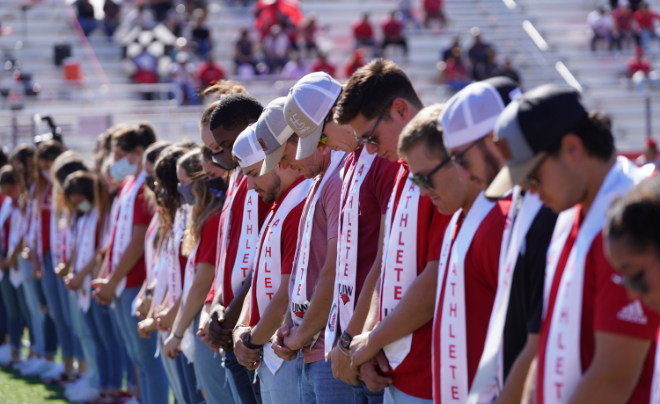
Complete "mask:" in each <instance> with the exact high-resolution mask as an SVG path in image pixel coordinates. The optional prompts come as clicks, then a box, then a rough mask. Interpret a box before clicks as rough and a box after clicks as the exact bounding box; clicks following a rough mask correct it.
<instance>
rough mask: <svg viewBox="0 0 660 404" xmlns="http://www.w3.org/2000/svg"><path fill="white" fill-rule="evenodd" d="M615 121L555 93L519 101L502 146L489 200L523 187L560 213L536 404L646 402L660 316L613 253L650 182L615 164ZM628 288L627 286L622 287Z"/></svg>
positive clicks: (501, 126) (568, 94)
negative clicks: (627, 206) (620, 226)
mask: <svg viewBox="0 0 660 404" xmlns="http://www.w3.org/2000/svg"><path fill="white" fill-rule="evenodd" d="M610 127H611V122H610V119H609V118H608V117H607V116H605V115H603V114H601V113H597V112H592V113H589V112H587V110H586V109H585V108H584V106H583V105H582V103H581V101H580V96H579V94H578V93H577V92H576V91H574V90H572V89H567V88H562V87H558V86H552V85H546V86H542V87H538V88H536V89H534V90H531V91H529V92H528V93H526V94H525V95H523V96H522V97H521V98H519V99H517V100H515V101H513V102H512V103H511V104H510V105H509V106H508V107H507V108H506V109H505V110H504V112H503V113H502V114H501V116H500V118H499V120H498V122H497V124H496V129H495V137H494V141H495V143H496V144H497V146H498V148H499V150H500V153H501V154H502V156H503V157H504V158H505V160H506V165H505V166H504V167H503V168H502V169H501V170H500V172H499V174H498V175H497V177H496V178H495V180H494V181H493V182H492V183H491V185H490V186H489V187H488V189H487V191H486V195H487V196H489V197H499V196H502V195H504V194H505V193H507V192H508V191H509V190H511V188H512V187H513V185H515V184H519V185H521V186H523V187H524V188H525V189H526V190H528V191H531V192H532V193H534V194H538V195H539V197H540V199H541V201H542V202H543V204H544V205H545V206H547V207H549V208H550V209H552V210H553V211H554V212H556V213H559V212H561V213H559V217H558V219H557V224H556V226H555V229H554V232H553V235H552V239H551V243H550V246H549V248H548V251H547V261H546V279H547V282H546V283H545V285H544V293H543V299H544V304H543V306H544V310H543V311H544V313H543V319H542V323H541V329H540V334H539V349H538V366H537V372H538V377H537V386H536V402H537V403H539V404H543V403H569V402H570V403H587V402H589V403H604V402H607V403H646V402H649V395H650V391H651V381H652V376H653V356H654V351H655V343H654V339H655V334H656V331H657V329H658V325H659V324H660V318H659V317H658V315H657V314H656V313H654V312H652V311H651V310H650V309H649V308H647V307H646V306H644V305H643V304H642V303H641V302H640V301H639V300H634V301H631V300H630V299H629V298H628V296H627V295H626V291H625V289H624V288H623V286H621V285H620V284H617V283H625V281H624V282H621V280H620V278H619V277H616V276H614V275H616V274H617V273H616V272H615V270H614V268H613V267H612V266H611V265H610V263H609V262H608V261H607V259H606V257H605V253H604V249H603V241H602V229H603V226H604V224H605V220H606V212H607V209H608V208H609V206H610V204H611V202H612V200H613V199H614V198H617V197H618V196H620V195H622V194H623V193H625V192H626V191H627V190H628V189H629V188H630V187H631V186H633V185H634V184H635V183H637V182H639V181H641V180H642V179H643V178H644V175H643V174H642V173H641V172H640V171H639V170H638V169H637V168H636V167H635V165H634V164H633V163H631V162H630V161H629V160H627V159H625V158H623V157H621V158H618V159H617V158H616V157H615V149H614V139H613V136H612V132H611V129H610ZM613 281H618V282H613Z"/></svg>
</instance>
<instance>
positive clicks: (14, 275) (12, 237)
mask: <svg viewBox="0 0 660 404" xmlns="http://www.w3.org/2000/svg"><path fill="white" fill-rule="evenodd" d="M7 200H9V206H10V208H11V207H13V209H11V210H10V212H9V213H10V215H11V216H10V217H9V221H10V222H9V235H8V237H9V239H8V240H7V246H8V248H7V253H8V254H9V253H10V252H12V251H14V249H15V248H16V247H17V246H18V244H19V243H20V242H21V240H22V239H23V236H25V232H26V231H27V222H26V220H25V218H24V217H23V215H22V214H21V209H20V208H19V207H18V206H13V205H12V203H11V198H10V197H6V198H5V202H4V203H3V205H2V208H1V209H0V210H2V209H4V208H5V204H6V202H7ZM1 214H2V212H1V211H0V215H1ZM1 219H2V218H0V220H1ZM5 220H7V219H5ZM3 223H4V222H3ZM2 227H3V228H4V225H3V226H2ZM7 258H9V257H7ZM0 272H2V271H0ZM0 280H2V278H0ZM23 280H24V274H23V271H21V269H20V268H19V267H18V265H14V267H12V268H10V269H9V281H10V282H11V284H12V285H13V286H14V288H18V287H19V286H20V285H21V283H23Z"/></svg>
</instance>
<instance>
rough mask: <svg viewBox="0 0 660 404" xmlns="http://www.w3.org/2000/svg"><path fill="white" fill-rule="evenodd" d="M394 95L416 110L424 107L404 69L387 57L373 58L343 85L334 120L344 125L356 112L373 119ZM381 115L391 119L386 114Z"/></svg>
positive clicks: (355, 115) (353, 117) (356, 114)
mask: <svg viewBox="0 0 660 404" xmlns="http://www.w3.org/2000/svg"><path fill="white" fill-rule="evenodd" d="M396 98H403V99H404V100H406V101H408V102H409V103H411V104H412V105H414V106H415V107H417V108H419V109H422V108H424V104H422V101H421V100H420V99H419V96H418V95H417V92H416V91H415V88H414V87H413V85H412V83H411V82H410V79H409V78H408V76H406V74H405V73H404V72H403V70H401V69H400V68H399V67H398V66H397V65H396V64H395V63H394V62H392V61H390V60H385V59H381V58H379V59H376V60H374V61H372V62H370V63H369V64H368V65H366V66H364V67H361V68H360V69H359V70H358V71H357V72H355V73H354V74H353V75H352V76H351V77H350V78H349V79H348V81H347V82H346V84H344V90H343V91H342V93H341V95H340V96H339V101H338V102H337V109H336V111H335V121H337V122H338V123H339V124H340V125H346V124H348V123H349V122H350V121H352V120H353V119H355V118H356V117H357V116H358V115H359V114H362V115H364V117H365V118H367V119H368V120H371V119H374V118H376V117H377V116H378V115H380V114H381V113H382V112H383V110H384V109H385V107H387V105H388V104H389V103H390V102H392V101H393V100H394V99H396ZM384 118H385V119H388V120H389V119H391V118H390V115H389V113H387V114H385V116H384Z"/></svg>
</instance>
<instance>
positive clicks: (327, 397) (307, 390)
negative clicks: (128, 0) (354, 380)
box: [299, 354, 353, 404]
mask: <svg viewBox="0 0 660 404" xmlns="http://www.w3.org/2000/svg"><path fill="white" fill-rule="evenodd" d="M301 355H302V354H299V356H301ZM300 386H301V391H302V400H301V403H303V404H315V403H319V404H326V403H327V404H334V403H351V402H353V387H352V386H351V385H350V384H346V383H344V382H342V381H341V380H337V379H335V377H334V376H333V375H332V364H331V362H330V361H327V362H326V361H325V360H320V361H317V362H313V363H303V366H302V376H301V378H300Z"/></svg>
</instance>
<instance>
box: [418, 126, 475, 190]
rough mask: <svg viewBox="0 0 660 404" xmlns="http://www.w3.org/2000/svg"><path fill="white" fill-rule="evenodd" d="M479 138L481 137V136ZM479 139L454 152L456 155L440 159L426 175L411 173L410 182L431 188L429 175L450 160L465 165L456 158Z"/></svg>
mask: <svg viewBox="0 0 660 404" xmlns="http://www.w3.org/2000/svg"><path fill="white" fill-rule="evenodd" d="M481 139H483V138H481ZM481 139H479V140H475V141H474V142H472V143H471V144H470V145H469V146H468V147H466V148H465V150H463V151H461V152H460V153H458V154H456V155H454V156H449V157H447V158H445V159H444V160H442V161H441V162H440V164H438V165H437V166H435V168H434V169H433V170H431V172H430V173H428V174H426V175H411V176H410V182H412V183H413V184H415V185H417V186H418V187H422V188H426V189H429V190H431V189H433V184H432V181H431V176H432V175H433V174H435V173H437V172H438V170H440V169H441V168H442V167H444V166H446V165H447V164H449V162H450V161H453V162H455V163H456V164H460V165H461V166H463V167H465V165H463V164H461V163H459V162H458V161H457V160H458V159H461V158H462V157H463V155H464V154H465V153H467V152H468V150H470V149H471V148H472V147H473V146H474V145H475V144H477V143H478V142H479V141H480V140H481Z"/></svg>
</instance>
